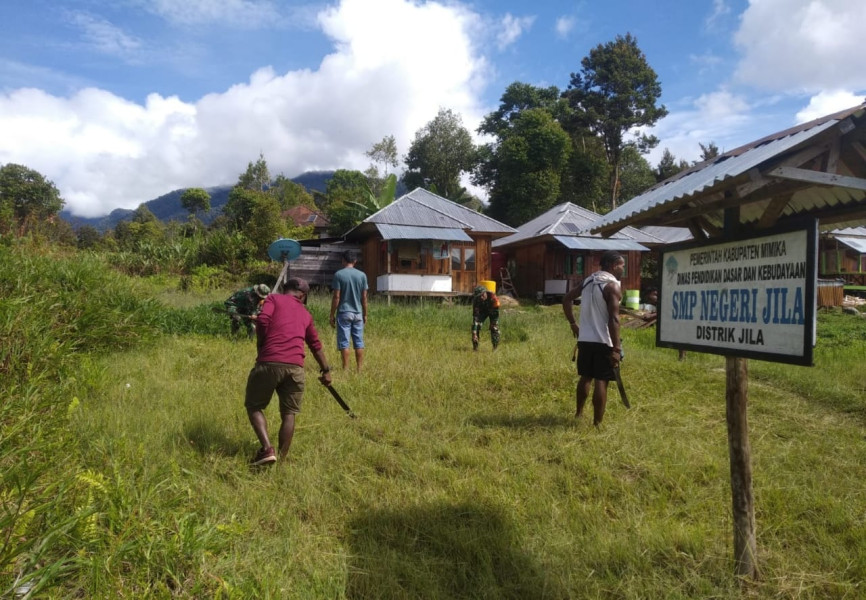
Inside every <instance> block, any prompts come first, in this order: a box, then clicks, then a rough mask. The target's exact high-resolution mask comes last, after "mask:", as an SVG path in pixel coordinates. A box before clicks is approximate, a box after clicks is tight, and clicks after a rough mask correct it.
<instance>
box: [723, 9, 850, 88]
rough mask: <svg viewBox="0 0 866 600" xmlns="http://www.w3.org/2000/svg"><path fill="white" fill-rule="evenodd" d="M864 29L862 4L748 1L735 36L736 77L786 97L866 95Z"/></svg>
mask: <svg viewBox="0 0 866 600" xmlns="http://www.w3.org/2000/svg"><path fill="white" fill-rule="evenodd" d="M864 23H866V2H863V1H862V0H751V1H750V5H749V8H748V9H746V11H745V12H744V13H743V15H742V17H741V22H740V28H739V30H738V31H737V33H736V35H735V43H736V44H737V46H738V47H739V48H740V50H741V51H742V54H743V56H742V59H741V61H740V64H739V66H738V68H737V77H738V79H739V80H740V81H742V82H744V83H747V84H751V85H754V86H756V87H759V88H763V89H768V90H773V91H781V92H791V93H811V94H814V93H817V92H820V91H822V90H826V89H854V90H863V89H866V69H864V68H863V24H864Z"/></svg>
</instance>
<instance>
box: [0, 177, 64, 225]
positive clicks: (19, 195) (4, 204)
mask: <svg viewBox="0 0 866 600" xmlns="http://www.w3.org/2000/svg"><path fill="white" fill-rule="evenodd" d="M63 204H64V201H63V198H61V197H60V192H59V191H57V188H56V187H55V186H54V183H53V182H52V181H50V180H48V179H45V177H44V176H43V175H42V174H41V173H39V172H38V171H34V170H33V169H30V168H27V167H25V166H23V165H17V164H14V163H8V164H5V165H3V166H2V167H0V232H9V231H16V232H17V233H18V235H24V234H25V233H27V231H28V230H30V229H31V228H32V227H33V226H35V225H36V224H37V223H39V222H40V221H44V220H47V219H49V218H51V217H53V216H55V215H56V214H57V213H59V212H60V210H61V209H62V208H63Z"/></svg>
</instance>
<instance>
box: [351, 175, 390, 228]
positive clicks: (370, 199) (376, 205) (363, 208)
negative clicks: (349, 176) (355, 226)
mask: <svg viewBox="0 0 866 600" xmlns="http://www.w3.org/2000/svg"><path fill="white" fill-rule="evenodd" d="M396 191H397V175H395V174H394V173H391V174H390V175H388V176H387V177H386V178H385V184H384V185H383V186H382V191H380V192H379V195H378V196H377V195H376V194H374V193H373V190H372V189H371V188H370V184H365V185H364V196H365V198H364V199H363V201H362V202H355V201H354V200H346V204H348V205H350V206H354V207H355V208H357V209H358V211H359V214H358V216H359V217H360V218H359V219H358V220H359V221H363V220H364V219H366V218H367V217H369V216H370V215H372V214H373V213H375V212H378V211H380V210H382V209H383V208H385V207H386V206H388V205H389V204H391V203H392V202H393V201H394V194H395V193H396Z"/></svg>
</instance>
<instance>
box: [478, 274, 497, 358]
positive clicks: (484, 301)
mask: <svg viewBox="0 0 866 600" xmlns="http://www.w3.org/2000/svg"><path fill="white" fill-rule="evenodd" d="M488 318H489V319H490V341H491V342H493V349H494V350H496V347H497V346H498V345H499V298H497V297H496V294H494V293H493V292H491V291H490V290H488V289H487V288H486V287H484V286H483V285H479V286H478V287H476V288H475V293H474V294H473V298H472V349H473V350H478V335H479V334H480V333H481V324H482V323H484V321H485V320H486V319H488Z"/></svg>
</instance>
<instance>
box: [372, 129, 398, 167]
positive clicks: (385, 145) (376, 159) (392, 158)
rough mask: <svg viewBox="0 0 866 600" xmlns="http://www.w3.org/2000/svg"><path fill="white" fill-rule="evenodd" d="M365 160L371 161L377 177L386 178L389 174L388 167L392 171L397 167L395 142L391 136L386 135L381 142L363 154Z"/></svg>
mask: <svg viewBox="0 0 866 600" xmlns="http://www.w3.org/2000/svg"><path fill="white" fill-rule="evenodd" d="M365 154H366V155H367V158H369V159H370V160H372V161H373V165H372V168H373V169H374V170H375V171H376V176H377V177H386V176H387V175H388V172H389V167H390V168H391V169H394V168H396V167H397V164H398V162H397V142H396V140H395V139H394V136H393V135H386V136H385V137H383V138H382V141H381V142H377V143H375V144H373V146H372V147H371V148H370V149H369V150H367V152H365ZM380 164H381V165H382V171H381V173H382V174H381V175H379V167H378V165H380Z"/></svg>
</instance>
